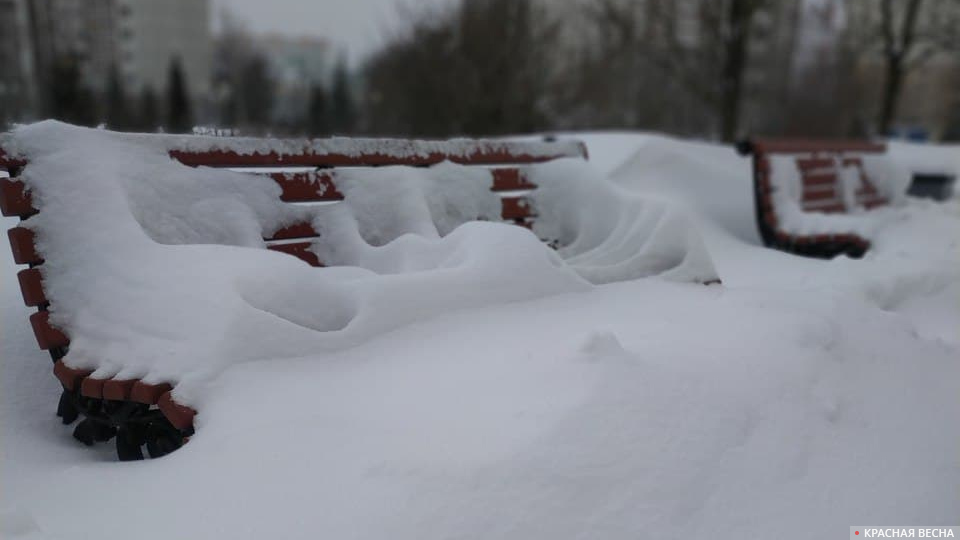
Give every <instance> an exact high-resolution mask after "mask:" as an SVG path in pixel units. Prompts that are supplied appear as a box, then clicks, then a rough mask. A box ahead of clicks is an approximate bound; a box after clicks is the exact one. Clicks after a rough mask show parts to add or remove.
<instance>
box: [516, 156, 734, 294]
mask: <svg viewBox="0 0 960 540" xmlns="http://www.w3.org/2000/svg"><path fill="white" fill-rule="evenodd" d="M533 182H534V183H536V184H537V185H538V186H540V187H539V189H537V190H536V191H535V192H534V193H533V195H532V198H533V200H534V204H535V206H536V208H537V211H538V213H539V215H540V219H539V220H537V221H536V222H535V224H534V232H536V233H537V235H539V236H540V237H541V238H549V239H553V240H556V241H557V242H558V243H559V245H560V246H562V247H561V248H560V250H559V252H560V254H561V256H562V257H563V258H564V260H565V261H566V263H567V264H568V265H570V266H571V267H572V268H573V269H574V270H576V271H577V273H579V274H580V275H581V276H583V277H585V278H586V279H588V280H590V281H591V282H593V283H609V282H612V281H622V280H624V279H630V278H640V277H646V276H651V275H662V276H664V277H667V278H670V279H675V280H677V281H696V282H701V283H706V282H710V281H714V280H717V279H719V278H718V276H717V271H716V269H715V268H714V267H713V262H712V260H711V258H710V255H709V253H708V252H707V248H706V246H705V245H704V243H703V240H702V239H701V237H700V234H699V232H698V230H697V226H696V225H695V221H694V219H693V218H692V217H691V216H690V215H688V214H687V213H685V212H684V211H683V210H682V208H681V207H679V206H678V205H676V204H671V203H669V202H666V201H658V200H655V199H652V198H643V197H640V196H638V195H634V194H631V193H628V192H626V191H625V190H623V189H620V188H618V187H617V186H616V185H615V184H612V183H610V182H608V181H606V180H605V179H603V178H602V177H600V176H599V175H598V174H597V173H595V172H594V171H593V169H591V168H590V167H589V166H588V165H587V164H585V163H583V162H576V161H571V160H558V161H555V162H553V163H549V164H547V165H544V166H542V167H540V168H538V169H537V171H536V173H535V174H534V175H533Z"/></svg>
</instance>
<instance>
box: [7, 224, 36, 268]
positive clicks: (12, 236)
mask: <svg viewBox="0 0 960 540" xmlns="http://www.w3.org/2000/svg"><path fill="white" fill-rule="evenodd" d="M7 238H8V239H9V240H10V250H11V251H12V252H13V262H15V263H17V264H39V263H42V262H43V259H42V258H41V257H40V255H39V254H38V253H37V247H36V244H35V242H34V240H35V234H34V232H33V231H31V230H30V229H27V228H26V227H14V228H12V229H10V230H8V231H7Z"/></svg>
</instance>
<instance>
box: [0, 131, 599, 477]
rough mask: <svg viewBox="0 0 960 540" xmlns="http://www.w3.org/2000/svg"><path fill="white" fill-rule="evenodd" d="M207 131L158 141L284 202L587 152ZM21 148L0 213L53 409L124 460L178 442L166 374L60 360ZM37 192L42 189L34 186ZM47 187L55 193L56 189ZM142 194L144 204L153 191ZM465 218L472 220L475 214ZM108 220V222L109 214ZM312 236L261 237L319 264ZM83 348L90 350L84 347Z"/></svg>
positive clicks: (512, 188)
mask: <svg viewBox="0 0 960 540" xmlns="http://www.w3.org/2000/svg"><path fill="white" fill-rule="evenodd" d="M132 137H134V138H136V137H137V136H132ZM140 137H143V140H144V141H153V139H150V137H151V136H140ZM153 138H154V139H155V138H156V136H153ZM209 139H210V138H207V139H205V142H203V144H200V143H196V144H194V142H191V141H192V140H191V139H190V138H182V139H173V138H171V139H168V140H164V142H163V145H165V146H164V148H165V149H167V148H169V150H168V151H169V156H170V157H171V158H173V159H174V160H176V161H179V162H180V163H182V164H185V165H188V166H192V167H199V166H208V167H216V168H230V169H233V170H246V172H251V173H253V174H257V175H261V176H263V175H266V176H269V177H270V178H271V179H272V180H273V181H275V182H276V184H277V185H279V186H280V188H281V195H280V197H281V199H282V200H283V201H284V202H287V203H291V204H296V203H316V202H332V201H338V200H341V199H343V198H344V194H343V189H344V187H345V184H347V183H349V181H350V180H349V179H346V180H344V181H343V182H341V176H342V175H344V174H347V175H349V171H354V170H355V169H356V168H371V167H377V168H379V167H384V166H391V165H404V166H412V167H427V166H431V165H436V164H440V163H441V162H445V161H449V162H452V163H455V164H459V165H468V166H471V167H477V168H482V169H483V170H489V173H490V174H489V176H488V177H486V178H489V179H492V185H490V187H489V189H490V190H492V191H494V192H517V193H521V192H522V191H523V190H532V189H535V188H536V187H537V186H536V185H534V184H533V183H532V182H531V181H530V180H529V178H528V175H527V170H528V167H531V166H533V164H538V163H544V162H548V161H553V160H557V159H559V158H581V159H586V158H587V151H586V147H585V146H584V145H583V144H582V143H579V142H575V141H566V142H552V143H542V142H500V141H475V140H454V141H408V140H350V139H332V140H321V141H302V140H301V141H262V140H261V141H256V140H249V139H246V140H232V139H226V138H224V139H219V140H214V142H213V143H211V142H210V140H209ZM151 144H153V143H151ZM68 146H70V145H68ZM22 155H25V154H22V153H20V152H18V150H17V149H15V148H7V150H6V151H4V149H3V148H2V147H0V210H2V214H3V215H4V216H17V217H19V218H20V219H21V220H22V221H21V224H20V225H19V226H17V227H14V228H12V229H10V230H9V231H8V236H9V240H10V246H11V249H12V251H13V257H14V260H15V262H16V263H17V264H21V265H29V268H27V269H24V270H22V271H20V272H19V274H18V279H19V283H20V288H21V291H22V293H23V299H24V302H25V303H26V305H27V306H30V307H34V308H36V309H37V311H36V312H35V313H34V314H33V315H31V316H30V322H31V324H32V327H33V331H34V334H35V336H36V339H37V344H38V345H39V346H40V348H41V349H44V350H47V351H49V353H50V355H51V356H52V358H53V360H54V362H55V365H54V373H55V374H56V376H57V378H58V379H59V380H60V382H61V383H62V385H63V389H64V390H63V394H62V396H61V400H60V404H59V407H58V411H57V414H58V415H59V416H60V417H62V419H63V422H64V423H65V424H69V423H72V422H73V421H75V420H77V419H78V418H79V417H80V416H83V417H84V418H83V419H82V421H81V423H80V424H79V425H78V426H77V428H76V429H75V431H74V436H75V437H76V438H78V439H79V440H81V441H82V442H84V443H85V444H88V445H89V444H93V443H94V442H95V441H106V440H109V439H110V438H112V437H114V436H116V444H117V452H118V455H119V457H120V458H121V459H124V460H127V459H139V458H142V457H143V449H142V447H143V446H144V445H145V446H146V449H147V451H148V452H149V454H150V455H151V456H159V455H163V454H166V453H168V452H170V451H172V450H174V449H176V448H178V447H179V446H180V445H181V444H182V442H183V441H184V440H185V438H186V437H189V436H190V435H191V434H192V433H193V419H194V415H195V411H194V409H193V408H191V407H187V406H185V405H182V404H180V403H178V402H177V401H176V399H175V396H174V395H173V394H172V393H171V390H172V389H173V388H172V386H171V384H170V383H169V382H162V381H160V382H158V381H156V380H153V381H151V382H145V381H144V380H142V379H139V378H124V377H122V376H121V375H116V376H111V377H109V378H98V377H93V376H91V374H92V373H93V372H94V371H95V370H94V369H81V368H74V367H70V366H68V365H67V364H66V363H65V362H64V358H65V356H66V355H67V353H68V350H69V349H70V345H71V328H70V327H69V326H67V325H64V326H65V327H57V326H54V325H53V324H52V323H51V317H50V309H51V307H54V306H56V305H57V303H58V302H60V301H61V300H58V298H59V297H58V296H57V295H56V294H57V292H61V293H63V291H51V290H50V288H49V287H46V286H45V283H44V281H45V272H46V271H52V268H56V267H57V265H60V266H61V267H62V266H63V265H65V264H69V263H68V262H66V261H65V260H63V259H61V260H58V259H57V256H58V253H57V251H56V247H55V246H51V245H47V246H46V249H43V246H44V238H42V237H40V235H41V233H40V232H38V231H37V230H35V227H33V226H32V223H33V222H34V221H35V218H34V216H37V215H38V214H39V215H42V214H43V212H45V211H51V210H45V208H51V206H49V205H44V204H43V202H44V198H43V197H42V196H41V197H35V196H34V192H33V191H32V189H33V187H34V186H33V185H32V184H31V183H30V182H29V181H25V180H24V179H22V178H20V176H21V173H22V172H23V171H25V170H27V169H28V165H29V163H28V158H24V157H21V156H22ZM112 157H113V156H111V158H112ZM117 159H120V157H118V158H117ZM38 174H39V173H38ZM148 180H149V179H148ZM213 180H218V179H217V178H213V179H212V181H213ZM219 180H221V181H222V180H223V179H222V178H220V179H219ZM487 181H489V180H487ZM147 183H149V181H148V182H147ZM228 185H229V184H228ZM41 195H44V193H43V192H41ZM46 195H47V196H52V197H56V194H50V193H46ZM147 200H148V203H150V201H152V200H154V199H149V198H147ZM63 202H64V201H59V203H63ZM74 203H75V204H77V205H89V204H90V203H91V201H89V200H84V201H81V200H77V201H74ZM67 204H70V203H69V202H67ZM151 204H152V203H151ZM157 204H160V202H159V201H158V202H157ZM501 205H502V211H501V216H502V218H503V220H505V221H509V222H512V223H516V224H518V225H521V226H524V227H528V228H530V227H531V225H532V223H533V220H535V219H536V217H537V216H536V215H535V212H534V211H533V210H532V208H531V206H530V205H529V204H527V199H526V198H525V197H524V196H523V195H522V194H510V193H506V194H503V195H502V197H501ZM148 210H149V209H144V210H143V211H142V213H141V215H139V216H137V217H138V219H141V220H144V219H145V220H149V219H161V217H162V216H156V215H155V216H151V215H150V213H149V211H148ZM90 211H91V212H96V211H98V209H97V208H95V205H94V206H91V207H90ZM373 211H376V209H374V210H373ZM462 211H463V212H464V213H465V214H466V213H469V212H471V211H473V210H472V209H470V208H466V209H463V210H462ZM193 217H195V216H193ZM467 219H476V215H474V218H469V217H467ZM231 225H232V224H231V223H224V224H223V225H222V226H223V227H226V228H229V227H230V226H231ZM105 226H109V223H108V224H105ZM161 226H163V224H161ZM258 234H259V233H258ZM317 236H318V233H317V231H316V230H315V228H314V226H313V224H312V223H311V221H310V220H309V219H303V220H302V221H297V222H293V223H283V224H282V226H277V227H274V229H273V230H269V229H264V231H263V245H265V246H266V248H267V249H270V250H273V251H278V252H282V253H287V254H290V255H292V256H294V257H297V258H299V259H302V260H303V261H305V262H307V263H309V264H310V265H312V266H323V265H324V262H325V261H323V260H321V258H320V257H318V255H317V253H316V252H315V251H313V250H311V242H312V240H314V239H315V238H316V237H317ZM109 242H112V240H109V241H108V243H107V249H110V244H109ZM184 243H191V242H184ZM195 243H196V242H195ZM200 243H202V242H200ZM58 245H60V246H61V247H63V248H64V249H73V248H76V249H81V250H82V249H104V248H103V246H102V245H100V247H99V248H95V247H92V246H94V245H97V244H95V243H91V247H86V246H70V245H69V244H62V245H61V244H58ZM38 246H40V247H39V248H38ZM64 246H67V247H64ZM117 249H122V248H120V247H118V248H117ZM145 264H146V263H145ZM104 272H107V270H104ZM124 277H131V278H132V279H137V277H136V276H121V279H122V278H124ZM85 285H86V284H81V286H85ZM91 286H92V285H91ZM98 286H99V284H98ZM198 301H199V299H198ZM113 352H114V353H116V351H113ZM87 354H88V355H89V354H90V353H89V351H87Z"/></svg>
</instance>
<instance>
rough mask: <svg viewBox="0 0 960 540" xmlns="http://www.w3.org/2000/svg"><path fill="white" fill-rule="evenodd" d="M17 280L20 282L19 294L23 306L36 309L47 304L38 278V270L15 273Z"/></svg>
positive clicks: (29, 269) (39, 277) (40, 278)
mask: <svg viewBox="0 0 960 540" xmlns="http://www.w3.org/2000/svg"><path fill="white" fill-rule="evenodd" d="M17 280H18V281H19V282H20V292H21V293H23V303H24V304H26V305H27V306H29V307H37V306H42V305H44V304H46V303H47V297H46V295H44V294H43V279H42V277H41V276H40V270H39V269H37V268H28V269H26V270H21V271H19V272H17Z"/></svg>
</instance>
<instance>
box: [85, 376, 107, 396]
mask: <svg viewBox="0 0 960 540" xmlns="http://www.w3.org/2000/svg"><path fill="white" fill-rule="evenodd" d="M105 382H106V379H94V378H93V377H87V378H86V379H84V380H83V381H82V382H81V383H80V395H82V396H84V397H88V398H93V399H101V398H103V383H105Z"/></svg>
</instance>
